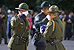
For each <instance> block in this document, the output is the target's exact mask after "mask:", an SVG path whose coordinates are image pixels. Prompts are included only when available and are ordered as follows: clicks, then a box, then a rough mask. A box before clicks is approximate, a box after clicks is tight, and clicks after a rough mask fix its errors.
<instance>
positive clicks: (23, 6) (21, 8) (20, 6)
mask: <svg viewBox="0 0 74 50" xmlns="http://www.w3.org/2000/svg"><path fill="white" fill-rule="evenodd" d="M15 9H18V10H29V6H28V5H27V4H26V3H21V4H19V7H18V8H15Z"/></svg>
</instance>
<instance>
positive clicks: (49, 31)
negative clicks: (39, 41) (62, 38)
mask: <svg viewBox="0 0 74 50" xmlns="http://www.w3.org/2000/svg"><path fill="white" fill-rule="evenodd" d="M52 26H53V25H52V22H49V25H48V26H47V27H46V29H45V31H44V33H43V34H42V36H43V38H44V39H46V40H48V38H49V37H50V36H51V35H52V32H53V31H52V30H53V27H52Z"/></svg>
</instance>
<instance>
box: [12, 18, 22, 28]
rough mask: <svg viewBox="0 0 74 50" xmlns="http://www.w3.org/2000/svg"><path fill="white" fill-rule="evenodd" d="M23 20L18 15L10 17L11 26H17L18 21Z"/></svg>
mask: <svg viewBox="0 0 74 50" xmlns="http://www.w3.org/2000/svg"><path fill="white" fill-rule="evenodd" d="M22 21H23V19H22V18H20V17H17V18H16V17H13V18H12V19H11V26H12V27H17V26H18V24H19V23H21V22H22Z"/></svg>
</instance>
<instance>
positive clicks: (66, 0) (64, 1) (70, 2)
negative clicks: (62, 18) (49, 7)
mask: <svg viewBox="0 0 74 50" xmlns="http://www.w3.org/2000/svg"><path fill="white" fill-rule="evenodd" d="M43 1H49V3H50V4H56V5H57V6H59V8H60V9H61V10H65V11H68V12H69V11H73V12H74V0H1V1H0V7H2V5H5V6H7V7H8V8H10V9H15V7H18V5H19V4H20V3H21V2H25V3H27V4H28V5H29V8H30V9H33V10H37V7H38V6H40V5H41V3H42V2H43Z"/></svg>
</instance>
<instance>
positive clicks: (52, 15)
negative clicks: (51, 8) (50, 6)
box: [48, 13, 56, 20]
mask: <svg viewBox="0 0 74 50" xmlns="http://www.w3.org/2000/svg"><path fill="white" fill-rule="evenodd" d="M48 15H49V16H50V20H52V19H53V18H54V17H56V16H54V14H53V13H49V14H48Z"/></svg>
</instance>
